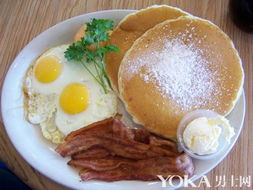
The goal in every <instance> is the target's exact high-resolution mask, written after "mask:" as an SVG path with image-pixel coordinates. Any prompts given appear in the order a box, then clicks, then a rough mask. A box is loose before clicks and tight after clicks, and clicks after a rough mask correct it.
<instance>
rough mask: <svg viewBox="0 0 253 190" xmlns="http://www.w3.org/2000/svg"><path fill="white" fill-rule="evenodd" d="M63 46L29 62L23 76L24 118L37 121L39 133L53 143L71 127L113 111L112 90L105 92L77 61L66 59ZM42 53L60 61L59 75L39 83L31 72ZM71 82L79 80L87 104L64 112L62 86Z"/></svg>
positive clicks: (114, 105)
mask: <svg viewBox="0 0 253 190" xmlns="http://www.w3.org/2000/svg"><path fill="white" fill-rule="evenodd" d="M67 48H68V45H61V46H57V47H54V48H51V49H49V50H48V51H46V52H45V53H43V54H42V55H41V56H40V57H39V58H38V59H37V60H36V61H35V62H34V64H33V65H31V67H30V68H29V70H28V72H27V74H26V76H25V79H24V80H25V82H24V89H25V92H26V95H27V96H26V97H27V101H26V102H27V106H26V112H27V119H28V121H30V122H31V123H33V124H39V125H40V127H41V130H42V134H43V136H44V137H45V138H46V139H48V140H50V141H52V142H53V143H59V142H62V141H63V138H64V136H65V135H67V134H69V133H70V132H71V131H74V130H77V129H80V128H82V127H85V126H87V125H89V124H91V123H94V122H97V121H100V120H103V119H106V118H109V117H112V116H114V115H115V114H116V113H117V97H116V95H115V94H114V92H113V91H109V93H107V94H105V93H104V91H103V88H102V87H101V86H100V85H99V84H98V83H97V82H96V80H95V79H94V78H93V77H92V76H91V75H90V73H89V72H88V71H86V69H85V68H84V67H83V66H82V65H81V64H80V63H75V62H73V61H71V62H69V61H67V60H66V58H65V57H64V52H65V51H66V49H67ZM45 56H56V57H57V58H58V59H59V60H60V63H61V64H62V72H61V74H60V76H59V77H58V78H57V79H56V80H54V81H52V82H50V83H41V82H39V81H38V80H37V78H36V76H35V75H34V68H35V65H36V63H37V61H38V60H39V59H41V58H43V57H45ZM88 67H89V69H90V70H91V71H92V72H93V73H94V68H93V67H91V65H90V66H88ZM71 83H81V84H83V85H85V86H86V87H87V88H88V91H89V102H88V107H87V109H86V110H84V111H83V112H81V113H78V114H68V113H66V112H64V110H62V108H61V106H60V104H59V97H60V95H61V93H62V91H63V89H64V88H65V87H66V86H67V85H69V84H71Z"/></svg>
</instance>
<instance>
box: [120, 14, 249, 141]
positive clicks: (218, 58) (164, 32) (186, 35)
mask: <svg viewBox="0 0 253 190" xmlns="http://www.w3.org/2000/svg"><path fill="white" fill-rule="evenodd" d="M243 81H244V73H243V68H242V65H241V60H240V57H239V55H238V52H237V51H236V49H235V48H234V45H233V43H232V41H231V40H230V39H229V37H228V36H227V35H226V34H225V33H224V32H222V31H221V30H220V29H219V28H218V27H217V26H216V25H214V24H212V23H211V22H209V21H207V20H203V19H200V18H197V17H192V16H183V17H180V18H178V19H175V20H168V21H164V22H163V23H160V24H158V25H156V26H155V27H153V28H152V29H150V30H148V31H147V32H146V33H145V34H143V35H142V36H141V37H140V38H139V39H138V40H136V41H135V43H134V44H133V45H132V47H131V49H129V50H128V52H127V53H126V55H125V57H124V59H123V60H122V62H121V65H120V69H119V92H120V96H121V99H122V100H123V101H124V103H125V106H126V109H127V110H128V112H129V113H130V114H131V115H132V116H133V118H134V121H136V122H137V123H139V124H142V125H143V126H144V127H145V128H147V129H148V130H150V131H152V132H154V133H157V134H160V135H163V136H165V137H169V138H176V131H177V126H178V124H179V122H180V120H181V119H182V117H183V116H184V115H185V114H186V113H188V112H191V111H193V110H196V109H209V110H214V111H216V112H218V113H220V114H222V115H227V114H228V113H229V112H230V111H231V110H232V109H233V107H234V105H235V102H236V101H237V99H238V97H239V96H240V93H241V91H242V86H243Z"/></svg>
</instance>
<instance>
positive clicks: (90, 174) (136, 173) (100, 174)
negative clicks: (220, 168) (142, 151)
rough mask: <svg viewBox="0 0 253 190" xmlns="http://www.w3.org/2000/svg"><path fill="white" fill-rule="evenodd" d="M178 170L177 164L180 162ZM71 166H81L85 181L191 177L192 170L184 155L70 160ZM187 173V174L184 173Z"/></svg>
mask: <svg viewBox="0 0 253 190" xmlns="http://www.w3.org/2000/svg"><path fill="white" fill-rule="evenodd" d="M182 160H184V162H183V164H182V165H180V167H179V168H178V167H177V166H179V165H178V163H179V162H180V163H181V162H182ZM69 164H70V165H71V166H74V167H76V166H79V167H80V166H81V167H82V168H84V169H82V170H81V171H80V176H81V179H82V180H84V181H87V180H94V179H96V180H103V181H108V182H109V181H117V180H144V181H149V180H157V179H158V178H157V175H162V176H165V177H167V176H168V175H178V176H184V175H189V176H192V175H193V172H194V168H193V165H192V162H191V160H190V158H189V157H188V156H187V155H186V154H182V155H180V156H179V157H177V158H176V159H175V158H171V157H158V158H150V159H146V160H138V161H135V162H133V161H131V160H124V159H123V160H120V159H111V158H109V159H103V160H102V159H100V160H75V161H73V160H71V161H70V162H69ZM185 171H187V172H185Z"/></svg>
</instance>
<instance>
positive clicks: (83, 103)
mask: <svg viewBox="0 0 253 190" xmlns="http://www.w3.org/2000/svg"><path fill="white" fill-rule="evenodd" d="M88 103H89V91H88V88H87V87H86V86H85V85H83V84H80V83H72V84H69V85H68V86H66V87H65V88H64V89H63V91H62V93H61V96H60V106H61V108H62V110H63V111H64V112H66V113H68V114H77V113H80V112H82V111H84V110H86V109H87V107H88Z"/></svg>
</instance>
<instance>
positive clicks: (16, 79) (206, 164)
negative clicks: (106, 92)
mask: <svg viewBox="0 0 253 190" xmlns="http://www.w3.org/2000/svg"><path fill="white" fill-rule="evenodd" d="M132 12H134V10H108V11H100V12H94V13H89V14H85V15H81V16H77V17H74V18H71V19H68V20H66V21H64V22H61V23H59V24H57V25H55V26H53V27H51V28H49V29H48V30H46V31H44V32H43V33H41V34H40V35H38V36H37V37H36V38H34V39H33V40H32V41H31V42H30V43H29V44H28V45H27V46H26V47H25V48H24V49H23V50H22V51H21V52H20V53H19V55H18V56H17V57H16V59H15V60H14V62H13V63H12V65H11V67H10V69H9V71H8V73H7V76H6V78H5V81H4V86H3V90H2V99H1V102H2V115H3V121H4V124H5V128H6V131H7V133H8V135H9V138H10V139H11V141H12V143H13V145H14V146H15V147H16V149H17V151H18V152H19V153H20V154H21V155H22V156H23V158H24V159H25V160H26V161H27V162H28V163H29V164H30V165H31V166H32V167H34V168H35V169H37V170H38V171H39V172H41V173H42V174H44V175H45V176H47V177H49V178H51V179H52V180H55V181H56V182H58V183H61V184H63V185H65V186H67V187H70V188H73V189H87V190H93V189H99V190H113V189H121V190H130V189H133V187H134V188H135V189H146V190H151V189H164V188H161V182H160V181H157V182H143V181H119V182H112V183H107V182H100V181H89V182H81V181H80V178H79V176H78V173H77V171H75V170H74V169H72V168H71V167H69V166H68V165H67V164H66V162H67V160H68V159H63V158H62V157H60V156H59V155H58V154H57V153H56V152H55V151H54V148H55V147H54V146H53V145H52V144H50V143H49V142H47V141H46V140H44V139H43V138H42V136H41V133H40V130H39V129H38V128H36V127H35V126H33V125H31V124H29V123H28V122H27V121H26V120H25V119H24V110H23V93H22V90H21V88H22V79H23V76H24V75H25V72H26V70H27V68H28V67H29V65H30V64H31V63H32V61H33V60H34V59H35V58H36V57H37V56H39V55H40V54H41V53H42V52H43V51H45V50H46V49H48V48H50V47H53V46H56V45H60V44H64V43H68V42H71V41H72V39H73V36H74V34H75V32H76V31H77V30H78V28H79V27H80V26H81V25H82V24H83V23H85V22H88V21H89V20H90V18H105V19H112V20H114V21H115V22H116V23H118V22H119V21H120V20H121V19H122V18H123V17H124V16H126V15H127V14H129V13H132ZM244 114H245V97H244V93H243V94H242V96H241V97H240V99H239V101H238V103H237V105H236V106H235V108H234V110H233V112H232V113H231V114H230V115H229V116H228V118H229V119H230V121H231V124H232V125H233V127H234V128H235V132H236V136H235V137H234V138H233V140H232V143H231V144H230V145H229V147H227V149H226V151H224V152H222V153H221V155H219V156H218V157H217V158H216V159H213V160H209V161H199V160H194V164H195V167H196V172H195V174H196V176H195V177H194V178H193V179H194V180H195V179H198V178H199V177H201V176H202V175H204V174H206V173H207V172H209V171H210V170H211V169H213V168H214V167H215V166H216V165H217V164H219V163H220V162H221V161H222V160H223V159H224V157H225V156H226V155H227V154H228V153H229V151H230V150H231V148H232V147H233V146H234V144H235V142H236V140H237V138H238V136H239V134H240V132H241V129H242V127H243V121H244Z"/></svg>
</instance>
